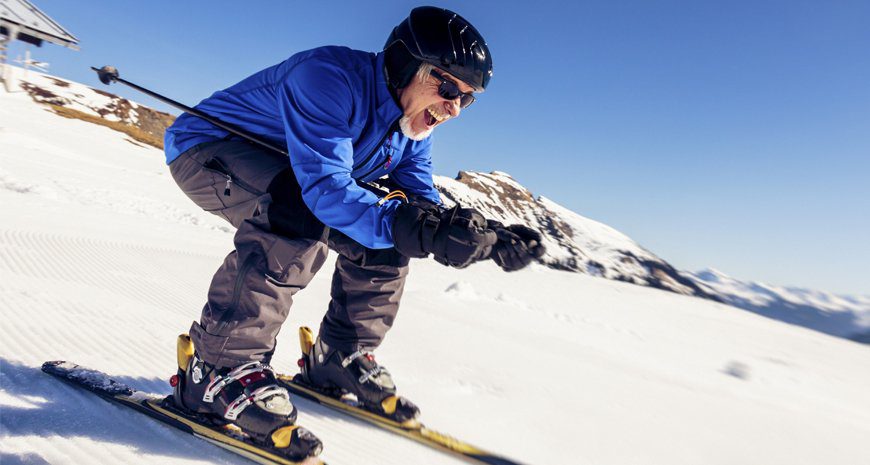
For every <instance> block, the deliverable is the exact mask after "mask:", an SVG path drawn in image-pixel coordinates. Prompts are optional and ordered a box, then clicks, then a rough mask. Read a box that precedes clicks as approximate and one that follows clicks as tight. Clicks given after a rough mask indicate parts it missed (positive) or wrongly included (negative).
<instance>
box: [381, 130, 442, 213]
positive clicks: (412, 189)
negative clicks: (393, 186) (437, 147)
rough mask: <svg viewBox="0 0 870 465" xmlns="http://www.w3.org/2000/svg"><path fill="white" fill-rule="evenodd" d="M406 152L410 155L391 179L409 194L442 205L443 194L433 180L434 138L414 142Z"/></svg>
mask: <svg viewBox="0 0 870 465" xmlns="http://www.w3.org/2000/svg"><path fill="white" fill-rule="evenodd" d="M406 150H408V151H409V153H408V154H407V155H405V156H404V157H402V161H400V162H399V165H398V166H396V169H395V170H393V172H392V173H390V178H392V179H393V181H396V183H397V184H399V185H400V186H402V187H403V188H404V189H405V190H406V191H408V193H410V194H413V195H415V196H421V197H424V198H426V199H427V200H429V201H430V202H435V204H437V205H441V203H442V202H441V194H440V193H439V192H438V190H437V189H435V184H434V182H433V180H432V137H431V136H430V137H427V138H425V139H423V140H421V141H418V142H412V143H411V144H409V147H408V148H407V149H406Z"/></svg>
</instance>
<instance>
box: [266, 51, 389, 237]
mask: <svg viewBox="0 0 870 465" xmlns="http://www.w3.org/2000/svg"><path fill="white" fill-rule="evenodd" d="M279 86H280V88H279V89H278V92H277V94H278V98H279V102H278V106H279V108H280V111H281V118H282V119H283V122H284V130H285V133H286V137H287V151H288V152H289V153H290V164H291V166H292V167H293V172H294V173H295V174H296V179H297V180H298V181H299V186H300V187H301V189H302V199H303V201H304V202H305V205H306V206H307V207H308V209H309V210H311V212H312V213H313V214H314V216H316V217H317V219H319V220H320V221H322V222H323V224H325V225H327V226H329V227H330V228H334V229H337V230H339V231H341V232H343V233H344V234H346V235H348V236H349V237H350V238H351V239H353V240H355V241H357V242H359V243H360V244H362V245H363V246H365V247H368V248H372V249H383V248H389V247H392V246H393V238H392V222H393V217H394V215H395V210H396V207H398V205H399V202H398V201H395V200H390V201H387V202H384V203H383V204H382V205H378V201H379V198H378V197H377V196H376V195H374V194H373V193H371V192H369V191H367V190H365V189H363V188H361V187H359V186H358V185H357V184H356V181H354V179H353V177H352V176H351V172H352V171H353V143H352V136H351V130H350V126H349V121H350V116H351V112H352V111H353V104H354V96H353V91H352V89H351V86H350V84H349V83H348V81H347V79H346V77H345V74H344V73H343V71H341V70H340V69H338V67H336V66H334V65H332V64H330V63H325V62H322V61H317V60H307V61H303V62H301V63H299V64H297V65H296V66H295V67H294V68H293V69H292V70H291V71H289V72H288V74H287V75H286V76H285V77H284V79H282V80H281V81H280V83H279Z"/></svg>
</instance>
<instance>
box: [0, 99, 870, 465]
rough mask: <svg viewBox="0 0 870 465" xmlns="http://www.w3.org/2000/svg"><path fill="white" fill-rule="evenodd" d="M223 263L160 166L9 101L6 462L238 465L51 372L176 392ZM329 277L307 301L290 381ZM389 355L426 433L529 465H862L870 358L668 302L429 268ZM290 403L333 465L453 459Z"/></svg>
mask: <svg viewBox="0 0 870 465" xmlns="http://www.w3.org/2000/svg"><path fill="white" fill-rule="evenodd" d="M231 247H232V231H231V230H230V228H228V227H227V226H226V225H225V224H224V223H222V222H221V220H219V219H218V218H217V217H214V216H210V215H209V214H207V213H204V212H201V211H199V210H198V209H197V208H196V207H195V206H194V205H193V204H192V203H191V202H190V201H189V200H187V198H185V197H184V195H183V194H181V193H180V192H179V190H178V189H177V188H176V187H175V185H174V183H173V182H172V180H171V178H170V177H169V175H168V172H167V170H166V167H165V166H164V165H163V162H162V155H161V153H160V152H159V151H157V150H156V149H152V148H146V147H142V146H140V145H136V144H133V143H130V142H129V141H128V140H127V139H126V136H124V135H122V134H119V133H116V132H113V131H112V130H110V129H107V128H104V127H100V126H95V125H92V124H88V123H85V122H82V121H77V120H71V119H65V118H61V117H59V116H57V115H55V114H53V113H51V112H50V111H48V110H46V109H44V108H42V107H40V106H39V105H37V104H35V103H34V102H33V101H32V100H31V99H30V98H29V97H28V96H26V95H24V94H4V93H0V462H2V463H3V464H4V465H5V464H9V463H50V464H81V463H141V464H146V463H147V464H156V463H160V464H194V463H224V464H231V463H232V464H242V463H246V462H245V461H244V460H243V459H240V458H236V457H235V456H232V455H230V454H228V453H226V452H223V451H221V450H218V449H217V448H215V447H214V446H211V445H209V444H206V443H204V442H203V441H200V440H197V439H194V438H191V437H188V436H184V435H182V434H181V433H178V432H176V431H174V430H172V429H169V428H167V427H165V426H163V425H160V424H156V423H153V422H150V421H149V420H147V419H145V418H143V417H141V416H139V415H137V414H135V413H133V412H128V411H123V410H121V409H119V408H117V407H114V406H112V405H109V404H107V403H105V402H103V401H100V400H99V399H96V398H94V397H93V396H90V395H88V394H85V393H81V392H79V391H76V390H74V389H73V388H71V387H68V386H66V385H63V384H61V383H59V382H57V381H56V380H53V379H51V378H49V377H48V376H46V375H44V374H42V373H41V372H40V371H39V365H40V364H41V363H42V362H43V361H45V360H49V359H60V358H64V359H69V360H73V361H76V362H78V363H81V364H83V365H87V366H91V367H94V368H98V369H101V370H103V371H106V372H107V373H110V374H111V375H113V376H114V377H116V378H117V379H118V380H119V381H122V382H124V383H127V384H129V385H132V386H134V387H136V388H139V389H143V390H149V391H154V392H162V393H167V392H169V386H168V384H167V383H166V381H165V380H166V379H167V378H168V376H169V375H170V374H171V373H172V372H173V370H174V368H173V367H174V363H175V354H174V340H175V336H176V335H177V334H178V333H179V332H181V331H184V330H186V329H187V328H188V326H189V325H190V321H191V320H193V319H194V318H197V317H198V314H199V310H200V308H201V306H202V303H203V300H204V297H205V293H206V289H207V286H208V282H209V280H210V278H211V274H212V273H213V272H214V270H215V269H216V268H217V266H218V264H219V263H220V262H221V260H222V259H223V257H224V255H225V254H226V253H227V252H228V251H229V250H230V248H231ZM327 267H328V265H327ZM330 277H331V273H330V272H329V271H328V270H324V271H323V272H322V273H320V274H319V275H318V276H317V277H316V278H315V280H314V282H313V283H312V284H311V285H310V286H309V289H306V290H305V291H303V292H301V293H300V294H299V295H298V298H297V299H296V302H295V305H294V308H293V310H292V312H291V316H290V320H289V321H288V323H287V325H286V327H285V328H286V329H285V333H284V334H283V335H282V336H281V338H280V340H279V344H278V348H277V353H276V356H275V360H274V363H275V366H276V368H278V369H279V370H282V371H287V372H291V371H292V370H294V369H295V359H296V357H297V352H298V347H297V342H296V335H295V328H296V326H297V325H301V324H306V325H309V326H313V327H316V326H317V324H318V322H319V320H320V318H321V317H322V314H323V312H324V311H325V308H326V301H327V298H328V289H329V280H330ZM378 359H379V361H381V362H383V363H385V364H386V365H387V366H388V367H389V368H390V369H391V371H392V372H393V374H394V376H395V378H396V381H397V383H398V384H399V386H400V388H401V392H402V393H403V394H405V395H406V396H408V397H410V398H411V399H413V400H414V401H415V402H417V403H418V404H419V405H420V407H421V408H422V410H423V412H424V419H425V420H426V422H427V423H428V424H429V425H430V426H432V427H434V428H436V429H441V430H444V431H447V432H450V433H453V434H455V435H458V436H460V437H463V438H465V439H467V440H469V441H470V442H472V443H475V444H477V445H479V446H482V447H484V448H489V449H493V450H495V451H498V452H500V453H503V454H506V455H508V456H511V457H514V458H516V459H517V460H521V461H523V462H526V463H529V464H534V463H557V464H584V465H585V464H662V465H679V464H698V463H704V464H723V465H725V464H727V465H732V464H734V463H764V464H788V465H796V464H819V463H825V464H867V463H870V448H868V447H867V446H866V444H867V438H868V437H870V396H868V395H867V393H868V392H870V370H867V367H868V366H870V350H868V347H867V346H864V345H860V344H857V343H854V342H850V341H846V340H843V339H839V338H834V337H830V336H827V335H824V334H820V333H817V332H814V331H809V330H806V329H803V328H799V327H795V326H791V325H786V324H783V323H779V322H776V321H773V320H770V319H767V318H762V317H759V316H757V315H754V314H752V313H749V312H746V311H743V310H739V309H736V308H734V307H729V306H726V305H723V304H719V303H715V302H711V301H709V300H703V299H698V298H692V297H688V296H683V295H678V294H675V293H672V292H664V291H660V290H656V289H651V288H647V287H641V286H635V285H631V284H627V283H621V282H616V281H611V280H605V279H599V278H595V277H592V276H588V275H581V274H577V273H568V272H561V271H556V270H552V269H549V268H544V267H533V268H532V269H529V270H524V271H522V272H518V273H511V274H507V273H502V272H500V271H499V270H498V269H497V267H495V266H494V265H492V264H489V263H484V264H478V265H475V266H472V267H470V268H469V269H466V270H453V269H448V268H445V267H442V266H440V265H438V264H437V263H434V262H433V261H424V260H417V261H414V262H413V263H412V270H411V275H410V278H409V281H408V285H407V289H406V292H405V297H404V299H403V303H402V310H401V312H400V314H399V317H398V318H397V321H396V325H395V327H394V329H393V331H392V332H391V334H390V336H389V337H388V339H387V341H386V342H385V344H384V345H383V346H382V347H381V348H380V349H379V351H378ZM298 404H299V408H300V410H301V414H300V422H301V423H302V424H305V425H306V426H307V427H309V428H310V429H312V430H313V431H314V432H315V433H317V434H318V435H319V436H320V437H321V438H322V439H323V440H324V442H325V451H324V454H323V457H324V459H326V460H327V461H328V463H330V464H333V465H342V464H346V465H351V464H353V465H358V464H360V465H362V464H400V463H401V464H442V463H443V464H448V463H458V462H457V461H456V460H455V459H454V458H452V457H448V456H445V455H443V454H441V453H438V452H435V451H432V450H430V449H427V448H424V447H422V446H417V445H414V444H411V443H409V442H407V441H406V440H404V439H400V438H397V437H394V436H392V435H390V434H387V433H383V432H381V431H378V430H375V429H373V428H370V427H367V426H364V425H361V424H359V423H357V422H354V421H350V420H348V419H345V418H342V417H341V416H338V415H336V414H332V413H329V412H327V411H324V410H323V409H321V408H318V407H316V406H313V405H311V404H310V403H307V402H304V401H300V402H298Z"/></svg>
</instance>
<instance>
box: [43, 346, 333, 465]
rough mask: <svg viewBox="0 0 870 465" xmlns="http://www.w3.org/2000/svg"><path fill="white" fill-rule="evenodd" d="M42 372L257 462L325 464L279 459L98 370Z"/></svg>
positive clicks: (52, 368) (62, 365)
mask: <svg viewBox="0 0 870 465" xmlns="http://www.w3.org/2000/svg"><path fill="white" fill-rule="evenodd" d="M42 371H44V372H45V373H48V374H49V375H52V376H54V377H56V378H58V379H60V380H62V381H65V382H67V383H69V384H71V385H73V386H75V387H77V388H81V389H84V390H86V391H89V392H92V393H94V394H96V395H98V396H99V397H101V398H103V399H105V400H107V401H109V402H111V403H114V404H116V405H121V406H123V407H128V408H131V409H133V410H135V411H137V412H139V413H143V414H145V415H148V416H149V417H151V418H153V419H155V420H159V421H161V422H163V423H166V424H167V425H170V426H172V427H174V428H177V429H179V430H181V431H184V432H186V433H188V434H191V435H193V436H196V437H198V438H200V439H203V440H205V441H208V442H210V443H212V444H214V445H216V446H218V447H221V448H223V449H226V450H228V451H230V452H233V453H235V454H237V455H239V456H242V457H244V458H247V459H249V460H251V461H253V462H256V463H260V464H266V465H276V464H279V465H326V464H325V463H324V462H323V461H322V460H320V459H318V458H317V457H306V458H304V459H302V460H301V461H299V460H291V459H289V458H287V457H285V456H282V455H281V452H280V451H278V450H276V449H273V448H270V447H267V446H263V445H261V444H256V443H254V442H253V441H251V440H250V439H249V438H248V437H247V436H246V435H245V434H244V433H242V431H241V430H240V429H238V428H237V427H235V426H232V425H223V426H217V425H214V424H208V423H207V422H203V421H201V419H200V418H197V417H195V416H191V415H188V414H186V413H184V412H181V411H179V410H178V409H177V408H176V407H175V406H174V403H173V401H172V399H171V398H170V397H169V396H160V395H157V394H153V393H147V392H142V391H137V390H135V389H133V388H131V387H129V386H127V385H126V384H123V383H119V382H117V381H115V380H113V379H112V378H111V377H109V376H108V375H107V374H105V373H102V372H100V371H96V370H91V369H88V368H84V367H81V366H79V365H76V364H75V363H71V362H65V361H51V362H45V363H44V364H43V365H42Z"/></svg>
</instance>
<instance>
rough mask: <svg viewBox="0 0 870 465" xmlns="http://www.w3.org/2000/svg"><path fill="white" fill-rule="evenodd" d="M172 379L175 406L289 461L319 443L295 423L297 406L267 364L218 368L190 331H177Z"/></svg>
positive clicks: (316, 450) (314, 452) (313, 453)
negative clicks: (205, 358)
mask: <svg viewBox="0 0 870 465" xmlns="http://www.w3.org/2000/svg"><path fill="white" fill-rule="evenodd" d="M171 384H172V385H173V393H172V399H173V401H174V404H175V407H176V408H178V409H179V410H182V411H183V412H185V413H187V414H188V415H194V416H198V417H204V418H205V419H207V420H208V421H209V422H211V423H212V424H214V425H226V424H229V423H232V424H234V425H235V426H237V427H239V428H240V429H241V430H242V432H244V433H245V434H246V435H247V436H248V437H249V438H251V439H252V440H253V441H254V442H255V443H257V444H258V445H261V446H266V447H269V448H272V449H275V451H276V452H278V453H279V454H281V455H284V456H286V457H288V458H290V459H292V460H300V459H303V458H305V457H307V456H316V455H318V454H320V452H321V450H322V448H323V446H322V444H321V442H320V440H319V439H317V437H316V436H315V435H314V434H313V433H311V432H310V431H308V430H307V429H305V428H302V427H299V426H296V407H295V406H294V405H293V404H292V403H290V395H289V394H288V392H287V389H286V388H283V387H281V386H280V385H279V384H278V382H277V381H276V379H275V373H274V372H273V371H272V368H271V367H270V366H268V365H266V364H263V363H260V362H249V363H244V364H241V365H239V366H237V367H235V368H216V367H214V366H213V365H211V364H209V363H206V362H205V361H203V360H202V359H200V358H199V357H198V356H197V355H196V353H195V351H194V347H193V343H192V342H191V340H190V336H188V335H187V334H182V335H180V336H178V375H177V376H176V377H173V381H172V383H171Z"/></svg>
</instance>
